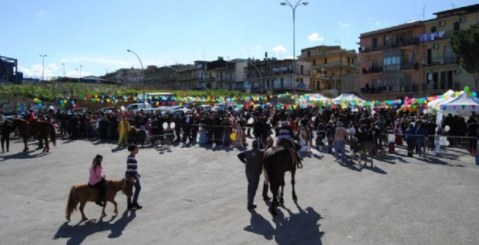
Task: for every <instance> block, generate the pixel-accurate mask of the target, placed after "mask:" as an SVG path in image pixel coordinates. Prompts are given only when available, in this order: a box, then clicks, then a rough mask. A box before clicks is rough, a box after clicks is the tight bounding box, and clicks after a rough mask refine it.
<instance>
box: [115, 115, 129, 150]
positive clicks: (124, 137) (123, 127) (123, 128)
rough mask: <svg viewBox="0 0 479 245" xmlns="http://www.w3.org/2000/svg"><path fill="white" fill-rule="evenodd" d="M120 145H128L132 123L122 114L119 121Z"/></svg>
mask: <svg viewBox="0 0 479 245" xmlns="http://www.w3.org/2000/svg"><path fill="white" fill-rule="evenodd" d="M117 130H118V145H126V144H127V143H128V131H129V130H130V123H129V122H128V120H126V116H125V115H122V116H121V120H120V122H119V123H118V127H117Z"/></svg>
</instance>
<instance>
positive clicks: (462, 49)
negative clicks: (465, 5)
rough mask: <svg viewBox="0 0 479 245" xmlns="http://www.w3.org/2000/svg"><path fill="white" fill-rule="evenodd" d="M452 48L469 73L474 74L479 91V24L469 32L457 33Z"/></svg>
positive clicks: (473, 26) (453, 37)
mask: <svg viewBox="0 0 479 245" xmlns="http://www.w3.org/2000/svg"><path fill="white" fill-rule="evenodd" d="M451 46H452V49H453V51H454V53H455V54H456V57H457V59H458V61H459V63H460V64H461V66H462V68H464V69H465V70H466V71H467V72H469V73H471V74H474V86H475V90H476V91H478V90H479V84H478V77H479V24H475V25H472V26H471V28H469V29H467V30H459V31H456V32H455V33H454V34H453V35H452V37H451Z"/></svg>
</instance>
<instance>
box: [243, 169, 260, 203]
mask: <svg viewBox="0 0 479 245" xmlns="http://www.w3.org/2000/svg"><path fill="white" fill-rule="evenodd" d="M246 178H247V179H248V206H250V205H253V202H254V196H255V195H256V190H257V189H258V183H259V175H250V174H248V175H246Z"/></svg>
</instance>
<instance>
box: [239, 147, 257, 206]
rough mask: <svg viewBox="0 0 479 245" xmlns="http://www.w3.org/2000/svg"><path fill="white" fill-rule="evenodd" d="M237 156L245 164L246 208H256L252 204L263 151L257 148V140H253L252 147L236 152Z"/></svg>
mask: <svg viewBox="0 0 479 245" xmlns="http://www.w3.org/2000/svg"><path fill="white" fill-rule="evenodd" d="M238 158H239V159H240V161H241V162H243V163H244V164H245V167H246V168H245V171H246V179H247V180H248V206H247V207H248V209H254V208H256V205H254V196H255V195H256V190H257V189H258V183H259V176H260V175H261V172H262V169H263V166H262V158H263V151H261V150H259V141H258V140H254V141H253V149H252V150H249V151H244V152H241V153H240V154H238Z"/></svg>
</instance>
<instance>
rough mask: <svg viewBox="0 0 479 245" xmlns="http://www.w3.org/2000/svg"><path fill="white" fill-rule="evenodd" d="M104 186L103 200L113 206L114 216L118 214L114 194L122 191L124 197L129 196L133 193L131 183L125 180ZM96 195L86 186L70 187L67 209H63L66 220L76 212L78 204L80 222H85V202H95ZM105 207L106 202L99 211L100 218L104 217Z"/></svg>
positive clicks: (95, 192) (109, 182)
mask: <svg viewBox="0 0 479 245" xmlns="http://www.w3.org/2000/svg"><path fill="white" fill-rule="evenodd" d="M106 186H107V188H106V195H105V199H106V201H107V202H111V203H113V205H114V206H115V211H114V212H115V214H118V208H117V203H116V201H115V196H116V193H117V192H119V191H122V192H123V193H124V194H125V195H127V196H131V195H132V193H133V191H132V190H133V182H132V181H130V180H126V179H122V180H108V181H107V185H106ZM97 195H98V190H96V189H94V188H91V187H89V186H88V184H84V185H76V186H75V185H74V186H72V187H71V189H70V195H69V196H68V202H67V207H66V209H65V216H66V219H67V220H68V221H70V216H71V214H72V212H73V211H74V210H76V207H77V205H78V203H80V213H81V215H82V220H81V221H85V220H87V217H86V216H85V213H84V212H83V209H84V208H85V204H86V202H95V201H96V197H97ZM105 207H106V202H105V206H103V209H102V211H101V217H105V216H106V213H105Z"/></svg>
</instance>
